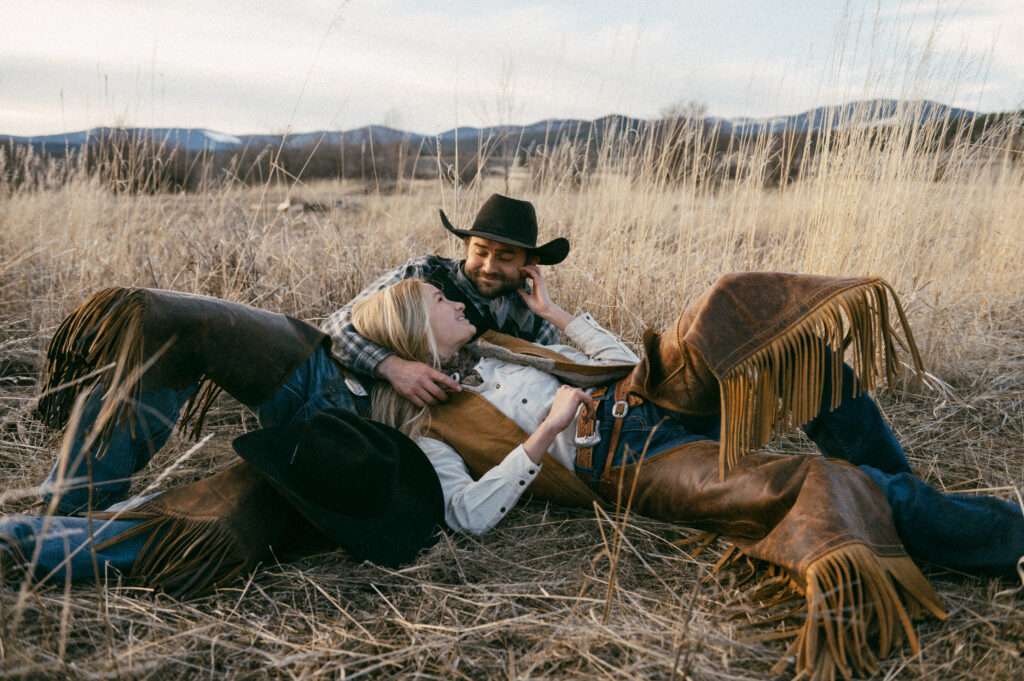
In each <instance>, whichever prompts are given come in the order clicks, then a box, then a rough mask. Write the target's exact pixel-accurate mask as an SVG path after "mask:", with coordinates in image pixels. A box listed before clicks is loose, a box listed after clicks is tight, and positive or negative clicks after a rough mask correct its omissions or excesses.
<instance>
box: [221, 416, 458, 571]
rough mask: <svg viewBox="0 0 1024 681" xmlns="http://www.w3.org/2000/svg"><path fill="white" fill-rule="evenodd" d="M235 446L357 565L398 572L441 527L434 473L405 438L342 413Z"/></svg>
mask: <svg viewBox="0 0 1024 681" xmlns="http://www.w3.org/2000/svg"><path fill="white" fill-rule="evenodd" d="M232 446H233V447H234V448H235V451H236V452H238V455H239V456H241V457H242V458H243V459H245V460H246V461H247V462H248V463H249V465H251V466H252V467H254V468H255V469H256V470H257V471H259V473H260V474H261V475H263V477H265V478H266V479H267V480H268V481H269V482H270V483H271V484H272V485H273V486H274V488H275V489H276V490H277V491H278V492H279V493H280V494H281V495H282V496H283V497H285V499H287V500H288V501H289V503H291V505H292V506H294V507H295V508H296V509H297V510H298V511H299V512H300V513H302V515H303V516H304V517H305V518H306V519H307V520H308V521H309V522H310V523H312V524H313V525H314V526H315V527H316V528H317V529H318V530H320V532H321V533H322V534H324V535H325V536H326V537H327V538H328V539H331V540H332V541H334V542H336V543H337V544H338V545H340V546H341V547H342V548H344V549H346V550H347V551H348V552H349V553H351V554H352V555H353V556H354V557H355V558H357V559H359V560H369V561H371V562H374V563H377V564H379V565H384V566H387V567H395V566H398V565H401V564H403V563H408V562H411V561H412V560H413V559H415V557H416V554H417V553H419V551H420V550H421V549H423V548H426V547H428V546H431V545H432V544H433V543H434V542H435V541H436V533H437V529H438V527H441V526H443V525H444V497H443V495H442V493H441V483H440V482H439V481H438V479H437V473H435V472H434V468H433V466H431V464H430V461H429V460H428V459H427V457H426V455H425V454H424V453H423V452H422V451H421V450H420V448H419V447H417V446H416V444H415V443H413V441H412V440H410V439H409V438H407V437H406V436H405V435H403V434H402V433H400V432H398V431H397V430H395V429H394V428H390V427H389V426H386V425H384V424H382V423H376V422H373V421H369V420H366V419H363V418H361V417H359V416H358V415H356V414H353V413H352V412H349V411H347V410H345V409H324V410H322V411H319V412H316V413H315V414H313V416H312V418H310V420H309V421H308V422H307V423H305V424H288V425H283V426H272V427H269V428H263V429H261V430H256V431H253V432H251V433H246V434H245V435H242V436H240V437H237V438H235V440H234V442H232Z"/></svg>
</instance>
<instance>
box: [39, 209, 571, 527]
mask: <svg viewBox="0 0 1024 681" xmlns="http://www.w3.org/2000/svg"><path fill="white" fill-rule="evenodd" d="M441 220H442V222H443V224H444V225H445V227H446V228H447V229H448V230H449V231H451V232H452V233H454V234H456V235H458V236H460V237H461V238H463V239H465V240H466V242H467V250H466V260H465V261H457V260H452V259H448V258H441V257H439V256H426V257H422V258H416V259H414V260H411V261H409V262H408V263H406V264H405V265H404V266H402V267H399V268H398V269H396V270H394V271H393V272H391V273H389V274H387V275H385V276H384V277H383V278H381V279H380V280H378V281H377V282H375V283H374V284H372V285H371V286H370V287H369V288H368V289H367V291H365V292H364V293H362V294H360V297H361V296H363V295H366V294H367V293H369V292H370V291H373V290H376V289H378V288H381V287H383V286H385V285H386V284H387V283H389V282H391V281H396V280H398V279H402V278H406V277H414V276H415V277H424V278H429V279H431V280H433V281H435V282H437V283H438V285H439V286H441V287H443V289H444V290H445V292H446V293H447V294H448V295H450V296H452V297H454V298H456V299H457V300H460V301H465V302H466V306H467V316H469V317H470V319H472V320H473V323H474V324H475V325H476V326H477V328H478V329H480V330H481V331H484V330H487V329H496V330H500V331H502V332H504V333H507V334H509V335H512V336H517V337H521V338H524V339H526V340H531V341H539V342H554V341H555V340H557V334H558V332H557V330H556V329H555V328H554V327H553V326H551V325H550V324H548V323H547V322H545V321H543V320H541V319H540V318H538V317H535V316H534V315H533V313H531V312H530V311H529V309H528V308H527V307H526V306H525V304H524V303H523V302H522V300H521V298H520V296H519V294H518V293H517V291H518V289H519V288H520V286H521V284H522V281H523V276H522V274H521V269H522V268H524V267H525V266H527V265H531V266H532V265H537V264H555V263H558V262H561V261H562V260H563V259H565V256H566V255H567V254H568V252H569V242H568V241H567V240H566V239H563V238H558V239H554V240H552V241H550V242H548V243H546V244H544V245H541V246H538V245H537V218H536V214H535V212H534V209H533V205H532V204H530V203H529V202H527V201H519V200H516V199H511V198H508V197H505V196H500V195H497V194H495V195H493V196H491V197H490V198H489V199H488V200H487V201H486V202H485V203H484V205H483V206H482V207H481V209H480V212H479V214H478V215H477V217H476V220H475V221H474V223H473V226H472V228H471V229H469V230H458V229H455V228H454V227H453V226H452V225H451V223H450V222H449V221H448V218H447V216H445V214H444V212H443V211H442V212H441ZM349 309H350V306H346V307H344V308H342V309H341V310H339V311H338V312H336V313H335V314H334V315H332V316H331V317H330V318H329V319H328V320H327V322H326V324H325V327H326V330H327V332H328V333H329V334H330V337H328V335H327V334H325V333H324V332H323V331H320V330H318V329H316V328H315V327H311V326H310V325H308V324H306V323H305V322H302V321H300V320H297V319H292V318H290V317H286V316H285V315H280V314H276V313H270V312H265V311H261V310H256V309H254V308H251V307H249V306H245V305H239V304H237V303H229V302H226V301H222V300H217V299H213V298H206V297H203V296H194V295H187V294H179V293H173V292H168V291H154V290H149V289H107V290H105V291H100V292H98V293H97V294H95V295H94V296H93V297H92V298H90V299H89V300H88V301H86V303H84V304H83V305H82V306H80V307H79V308H78V310H76V311H75V312H73V313H72V314H71V315H69V317H68V318H67V319H65V321H64V322H63V323H62V324H61V326H60V327H58V329H57V332H56V333H55V334H54V337H53V339H52V341H51V344H50V348H49V350H48V352H47V358H48V369H47V374H48V376H47V380H46V385H45V389H44V397H42V398H40V404H39V411H40V413H41V414H42V416H43V418H44V420H45V421H47V422H48V423H49V424H50V425H51V426H53V427H64V426H67V425H69V422H70V419H71V416H72V412H73V409H74V404H75V400H76V398H77V396H78V392H79V391H82V392H86V393H87V398H86V400H85V402H84V405H83V408H82V412H81V417H80V418H79V420H78V424H77V428H76V430H75V434H74V437H73V438H72V444H71V447H70V448H68V449H67V450H66V451H63V452H62V456H61V457H60V458H59V459H58V461H57V463H56V464H55V465H54V467H53V469H52V470H51V472H50V474H49V475H48V476H47V478H46V481H45V482H44V485H43V487H44V491H43V495H42V496H43V500H44V501H45V502H47V503H49V502H51V501H52V500H53V499H54V498H55V497H56V501H57V505H56V509H57V510H58V511H60V512H61V513H64V514H67V515H71V514H75V513H79V512H81V511H83V510H86V509H104V508H107V507H108V506H110V505H111V504H113V503H116V502H118V501H120V500H122V499H123V498H124V497H125V496H126V495H127V494H128V491H129V488H130V485H131V476H132V475H133V474H134V473H136V472H138V471H139V470H141V469H142V468H143V467H145V466H146V465H147V464H148V462H149V460H150V459H151V458H152V455H153V454H154V453H155V452H156V451H158V450H159V449H160V448H161V447H162V446H163V445H164V444H165V443H166V441H167V439H168V438H169V437H170V434H171V432H172V430H173V429H174V426H175V424H177V423H178V421H179V415H180V414H181V413H182V412H184V413H185V414H186V416H185V421H188V420H190V418H191V419H193V423H194V424H195V425H194V427H193V433H195V432H196V431H197V430H198V427H199V426H200V425H201V423H202V416H203V413H204V412H205V409H206V408H207V407H208V406H209V404H210V403H211V401H212V398H213V397H214V396H215V395H216V392H217V391H219V390H224V391H226V392H227V393H228V394H230V395H232V396H233V397H235V398H236V399H238V400H239V401H240V402H242V403H243V404H245V405H247V406H249V407H251V408H253V409H254V410H255V411H256V414H257V417H258V419H259V422H260V425H262V426H264V427H266V426H274V425H283V424H289V423H291V424H296V423H305V422H307V421H308V420H309V419H310V417H311V416H312V414H314V413H315V412H317V411H320V410H322V409H330V408H341V409H347V410H349V411H360V412H363V413H365V412H366V411H368V409H367V407H368V404H367V403H366V400H365V396H366V392H365V390H363V389H362V386H361V385H360V384H359V382H358V381H353V380H350V379H349V378H347V377H345V376H344V375H343V374H342V371H341V369H340V368H339V366H338V363H339V362H340V363H341V364H342V365H343V366H345V367H347V368H349V369H351V370H352V371H354V372H357V373H362V374H367V375H371V376H379V377H381V378H384V379H387V380H389V381H391V382H392V383H393V384H394V385H395V387H396V389H398V390H399V392H401V393H402V394H403V395H405V396H407V397H408V398H409V399H410V400H412V401H414V402H416V403H418V404H421V405H422V404H427V403H431V404H432V403H434V402H436V401H438V400H442V399H444V388H445V387H448V388H452V389H456V390H457V389H458V388H459V386H458V384H456V383H455V382H454V381H453V380H452V379H451V378H449V377H447V376H445V375H444V374H442V373H440V372H438V371H435V370H434V369H433V368H432V367H429V366H426V365H423V364H416V363H412V362H405V361H403V360H401V359H399V358H398V357H395V356H394V355H392V354H391V353H389V352H387V351H385V350H383V348H380V347H379V346H376V345H374V344H372V343H369V342H368V341H366V340H365V339H362V338H361V337H359V335H358V334H357V333H355V331H354V330H353V329H352V328H351V325H350V324H349V323H348V312H349ZM332 339H333V340H334V345H335V347H334V348H333V353H332V352H331V350H332V348H331V347H330V346H331V340H332ZM143 360H146V361H143ZM111 366H113V367H115V368H113V369H111V368H110V367H111ZM143 367H147V368H143ZM133 374H136V375H141V376H142V379H141V380H135V382H134V383H133V384H132V385H131V387H129V388H127V389H121V390H116V389H115V386H116V384H117V383H118V382H119V381H120V380H122V379H123V377H131V376H132V375H133ZM97 375H101V376H102V377H103V378H102V379H97V378H96V376H97ZM98 380H100V382H99V383H98V382H97V381H98ZM111 394H113V397H111ZM126 422H127V424H128V425H130V427H124V426H125V424H126ZM97 423H99V424H103V423H108V424H115V423H116V424H117V425H108V426H106V427H101V431H100V432H98V433H97V432H93V430H94V428H93V426H94V425H95V424H97ZM85 452H88V454H89V455H88V456H85V454H84V453H85Z"/></svg>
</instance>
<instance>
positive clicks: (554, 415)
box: [418, 385, 596, 534]
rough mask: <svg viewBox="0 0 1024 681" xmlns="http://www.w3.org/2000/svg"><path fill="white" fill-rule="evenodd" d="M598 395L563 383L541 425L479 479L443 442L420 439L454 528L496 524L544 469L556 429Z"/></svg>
mask: <svg viewBox="0 0 1024 681" xmlns="http://www.w3.org/2000/svg"><path fill="white" fill-rule="evenodd" d="M595 404H596V403H595V402H594V399H593V398H592V397H591V396H590V395H588V394H587V393H586V392H584V391H583V390H581V389H580V388H573V387H570V386H567V385H563V386H562V387H560V388H559V389H558V392H557V393H556V394H555V399H554V402H553V403H552V405H551V409H550V410H549V411H548V414H547V416H546V417H545V418H544V420H543V421H542V422H541V424H540V426H538V427H537V429H536V430H535V431H534V432H533V433H532V434H531V435H530V436H529V437H528V438H526V441H525V442H523V444H521V445H519V446H518V447H516V448H515V449H513V450H512V451H511V452H509V453H508V455H507V456H506V457H505V458H504V459H503V460H502V461H501V463H499V464H498V465H497V466H495V467H494V468H492V469H491V470H489V471H487V472H486V473H485V474H484V475H482V476H481V477H480V478H479V479H478V480H473V478H472V477H471V476H470V474H469V470H468V469H467V468H466V463H465V462H464V461H463V460H462V457H460V456H459V455H458V453H457V452H456V451H455V450H454V449H452V448H451V447H449V446H448V445H447V444H445V443H444V442H441V441H439V440H434V439H432V438H420V440H419V441H418V444H419V445H420V447H421V448H422V449H423V451H424V452H425V453H426V455H427V458H428V459H430V463H431V464H432V465H433V466H434V470H435V471H436V472H437V477H438V479H439V480H440V481H441V490H442V492H443V493H444V505H445V522H446V523H447V524H448V526H449V527H450V528H452V529H453V530H458V531H459V532H468V533H470V534H483V533H484V532H487V531H488V530H490V529H491V528H492V527H494V526H495V525H497V524H498V521H500V520H501V519H502V518H504V517H505V514H506V513H508V511H509V509H511V508H512V506H514V505H515V503H516V502H517V501H519V498H520V497H521V496H522V495H523V492H525V491H526V488H527V487H529V486H530V483H531V482H533V479H534V478H535V477H537V474H538V473H539V472H540V464H541V459H542V458H543V456H544V453H545V452H546V451H547V450H548V448H549V447H550V446H551V443H552V441H553V440H554V439H555V436H556V435H558V433H560V432H562V431H563V430H565V428H566V427H567V426H568V425H569V424H570V423H572V421H573V418H574V417H575V416H576V411H577V410H578V409H580V407H581V405H582V408H583V409H584V410H588V411H589V410H593V409H594V408H595Z"/></svg>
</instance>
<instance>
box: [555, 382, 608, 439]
mask: <svg viewBox="0 0 1024 681" xmlns="http://www.w3.org/2000/svg"><path fill="white" fill-rule="evenodd" d="M581 404H582V405H583V413H585V414H592V413H593V412H594V409H595V407H596V405H597V402H595V401H594V398H593V397H591V396H590V395H588V394H587V392H586V391H585V390H583V388H573V387H572V386H568V385H563V386H560V387H559V388H558V392H556V393H555V401H554V402H552V403H551V409H550V410H549V411H548V415H547V416H546V417H544V422H545V423H550V424H551V426H552V427H553V428H555V430H556V431H557V432H559V433H560V432H562V431H563V430H565V429H566V428H567V427H568V426H569V424H570V423H572V420H573V419H574V418H576V411H577V410H578V409H579V407H580V405H581Z"/></svg>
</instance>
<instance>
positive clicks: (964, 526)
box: [577, 365, 1024, 576]
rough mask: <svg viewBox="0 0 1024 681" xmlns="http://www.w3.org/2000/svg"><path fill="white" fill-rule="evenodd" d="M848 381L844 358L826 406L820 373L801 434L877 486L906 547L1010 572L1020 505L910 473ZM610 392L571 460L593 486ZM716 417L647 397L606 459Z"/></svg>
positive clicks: (632, 453)
mask: <svg viewBox="0 0 1024 681" xmlns="http://www.w3.org/2000/svg"><path fill="white" fill-rule="evenodd" d="M826 373H827V372H826ZM853 381H854V376H853V370H852V369H850V367H849V366H846V365H844V366H843V391H842V402H841V403H840V404H839V406H838V407H836V408H835V409H834V410H831V411H830V410H829V406H830V405H829V401H830V399H831V397H830V396H831V383H830V381H829V379H828V377H827V376H826V380H825V385H824V390H823V391H822V395H823V396H822V404H821V412H820V413H819V415H818V416H816V417H815V418H814V419H812V420H811V421H809V422H807V423H806V424H804V425H803V427H802V429H803V431H804V432H805V433H806V434H807V436H808V437H809V438H810V439H811V440H813V441H814V443H815V444H816V445H817V446H818V449H819V450H820V451H821V453H822V454H823V455H825V456H826V457H829V458H834V459H841V460H843V461H847V462H849V463H852V464H853V465H855V466H858V467H859V468H860V469H861V470H862V471H864V472H865V473H866V474H867V475H868V476H869V477H870V478H871V479H872V480H874V482H875V483H876V484H877V485H878V486H879V487H881V488H882V491H883V492H884V493H885V496H886V499H888V501H889V505H890V507H891V508H892V514H893V520H894V521H895V525H896V531H897V532H898V533H899V535H900V539H901V540H902V541H903V544H904V546H905V547H906V549H907V551H908V553H910V555H912V556H914V557H916V558H920V559H923V560H927V561H929V562H932V563H936V564H938V565H942V566H945V567H949V568H954V569H957V570H965V571H970V572H975V573H980V574H985V575H998V576H1013V575H1014V574H1015V571H1016V565H1017V560H1018V559H1020V558H1021V557H1022V556H1024V512H1022V510H1021V509H1020V508H1019V507H1018V506H1017V505H1015V504H1011V503H1009V502H1006V501H1002V500H1000V499H995V498H993V497H984V496H974V495H965V494H944V493H942V492H939V491H938V490H936V489H935V488H934V487H932V486H931V485H929V484H928V483H926V482H924V481H922V480H920V479H918V478H917V477H915V476H914V474H913V473H912V472H911V469H910V464H909V463H908V462H907V457H906V455H905V454H904V453H903V448H902V447H901V446H900V444H899V442H898V441H897V440H896V436H895V435H894V434H893V432H892V430H891V429H890V428H889V425H888V424H887V423H886V422H885V419H884V418H883V416H882V413H881V412H880V411H879V409H878V405H876V404H875V402H874V400H872V399H871V397H870V396H868V395H867V394H866V393H863V392H861V393H859V394H858V396H857V397H853V385H854V383H853ZM611 393H612V391H611V390H609V391H608V392H607V394H606V396H605V397H602V398H600V401H599V406H598V416H597V418H598V419H599V421H600V428H599V432H600V433H601V442H600V443H599V444H598V445H597V446H596V447H595V448H594V453H593V468H592V469H581V468H579V467H577V473H583V474H584V476H583V477H584V479H590V480H592V481H593V486H594V490H595V491H598V481H599V478H600V476H601V472H602V471H603V470H604V467H605V462H606V461H607V459H608V455H609V452H608V443H609V442H610V439H611V430H612V426H613V423H614V417H613V416H612V414H611V406H612V403H613V400H612V399H610V396H611ZM719 419H720V417H719V416H718V415H717V414H716V415H714V416H691V415H687V414H679V413H676V412H673V411H670V410H667V409H663V408H661V407H658V406H657V405H654V404H650V403H647V402H645V403H643V404H641V405H639V406H637V407H634V408H632V409H630V411H629V413H628V414H627V415H626V417H625V419H624V421H623V424H622V429H621V433H620V436H619V443H618V446H617V447H616V450H615V452H614V453H612V463H611V465H612V466H622V465H627V464H630V463H635V462H636V461H639V459H640V458H641V453H643V455H644V456H647V457H650V456H654V455H655V454H658V453H660V452H664V451H668V450H670V449H673V448H675V447H679V446H681V445H683V444H686V443H689V442H696V441H699V440H718V439H719V427H720V426H719ZM659 424H660V425H659ZM656 425H657V426H658V427H657V429H654V426H656ZM652 430H653V433H652ZM648 438H650V440H649V441H648ZM645 447H646V451H645Z"/></svg>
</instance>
